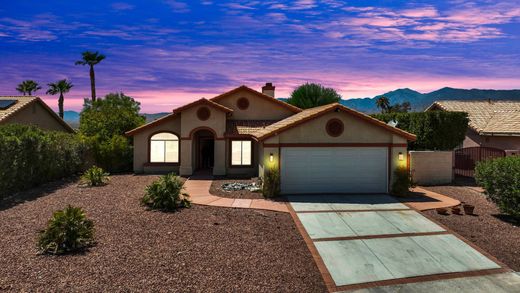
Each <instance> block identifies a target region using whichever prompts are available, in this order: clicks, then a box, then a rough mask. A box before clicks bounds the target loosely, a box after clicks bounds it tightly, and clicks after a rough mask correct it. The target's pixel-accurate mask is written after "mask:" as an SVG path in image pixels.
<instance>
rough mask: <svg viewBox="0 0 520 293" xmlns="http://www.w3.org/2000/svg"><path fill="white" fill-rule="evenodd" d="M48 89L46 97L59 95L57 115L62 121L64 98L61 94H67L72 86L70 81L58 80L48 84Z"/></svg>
mask: <svg viewBox="0 0 520 293" xmlns="http://www.w3.org/2000/svg"><path fill="white" fill-rule="evenodd" d="M48 86H49V89H48V90H47V94H48V95H56V94H58V93H59V94H60V97H59V98H58V108H59V112H60V113H59V114H60V117H61V119H63V100H64V96H63V94H65V93H68V92H69V91H70V89H71V88H72V87H73V86H74V85H73V84H72V83H71V82H70V81H67V80H66V79H62V80H58V81H57V82H54V83H49V84H48Z"/></svg>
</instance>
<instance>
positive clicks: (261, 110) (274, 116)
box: [217, 90, 294, 120]
mask: <svg viewBox="0 0 520 293" xmlns="http://www.w3.org/2000/svg"><path fill="white" fill-rule="evenodd" d="M241 97H245V98H247V99H248V100H249V107H248V108H247V109H245V110H240V109H239V108H238V107H237V101H238V99H239V98H241ZM217 103H219V104H221V105H223V106H226V107H228V108H230V109H233V114H232V116H231V117H230V119H235V120H281V119H284V118H287V117H289V116H291V115H293V114H294V113H293V112H292V111H290V110H289V109H287V108H285V107H283V106H280V105H278V104H277V103H275V102H271V101H269V100H267V99H264V98H261V97H258V95H255V94H253V93H251V92H248V91H245V90H242V91H239V92H236V93H234V94H232V95H229V96H227V97H225V98H222V99H219V100H218V101H217Z"/></svg>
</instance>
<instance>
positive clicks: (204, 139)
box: [192, 128, 215, 171]
mask: <svg viewBox="0 0 520 293" xmlns="http://www.w3.org/2000/svg"><path fill="white" fill-rule="evenodd" d="M192 142H193V152H192V153H193V166H194V168H195V171H203V170H207V171H211V170H213V166H214V164H215V134H214V132H213V131H212V130H211V129H206V128H204V129H199V130H197V131H195V132H194V133H193V135H192Z"/></svg>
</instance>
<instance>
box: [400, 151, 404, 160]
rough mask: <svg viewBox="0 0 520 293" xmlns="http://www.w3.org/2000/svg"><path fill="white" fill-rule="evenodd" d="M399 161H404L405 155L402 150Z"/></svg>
mask: <svg viewBox="0 0 520 293" xmlns="http://www.w3.org/2000/svg"><path fill="white" fill-rule="evenodd" d="M399 161H404V155H403V153H401V152H399Z"/></svg>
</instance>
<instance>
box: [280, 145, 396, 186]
mask: <svg viewBox="0 0 520 293" xmlns="http://www.w3.org/2000/svg"><path fill="white" fill-rule="evenodd" d="M280 178H281V191H282V193H284V194H299V193H386V192H387V191H388V148H386V147H283V148H281V164H280Z"/></svg>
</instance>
